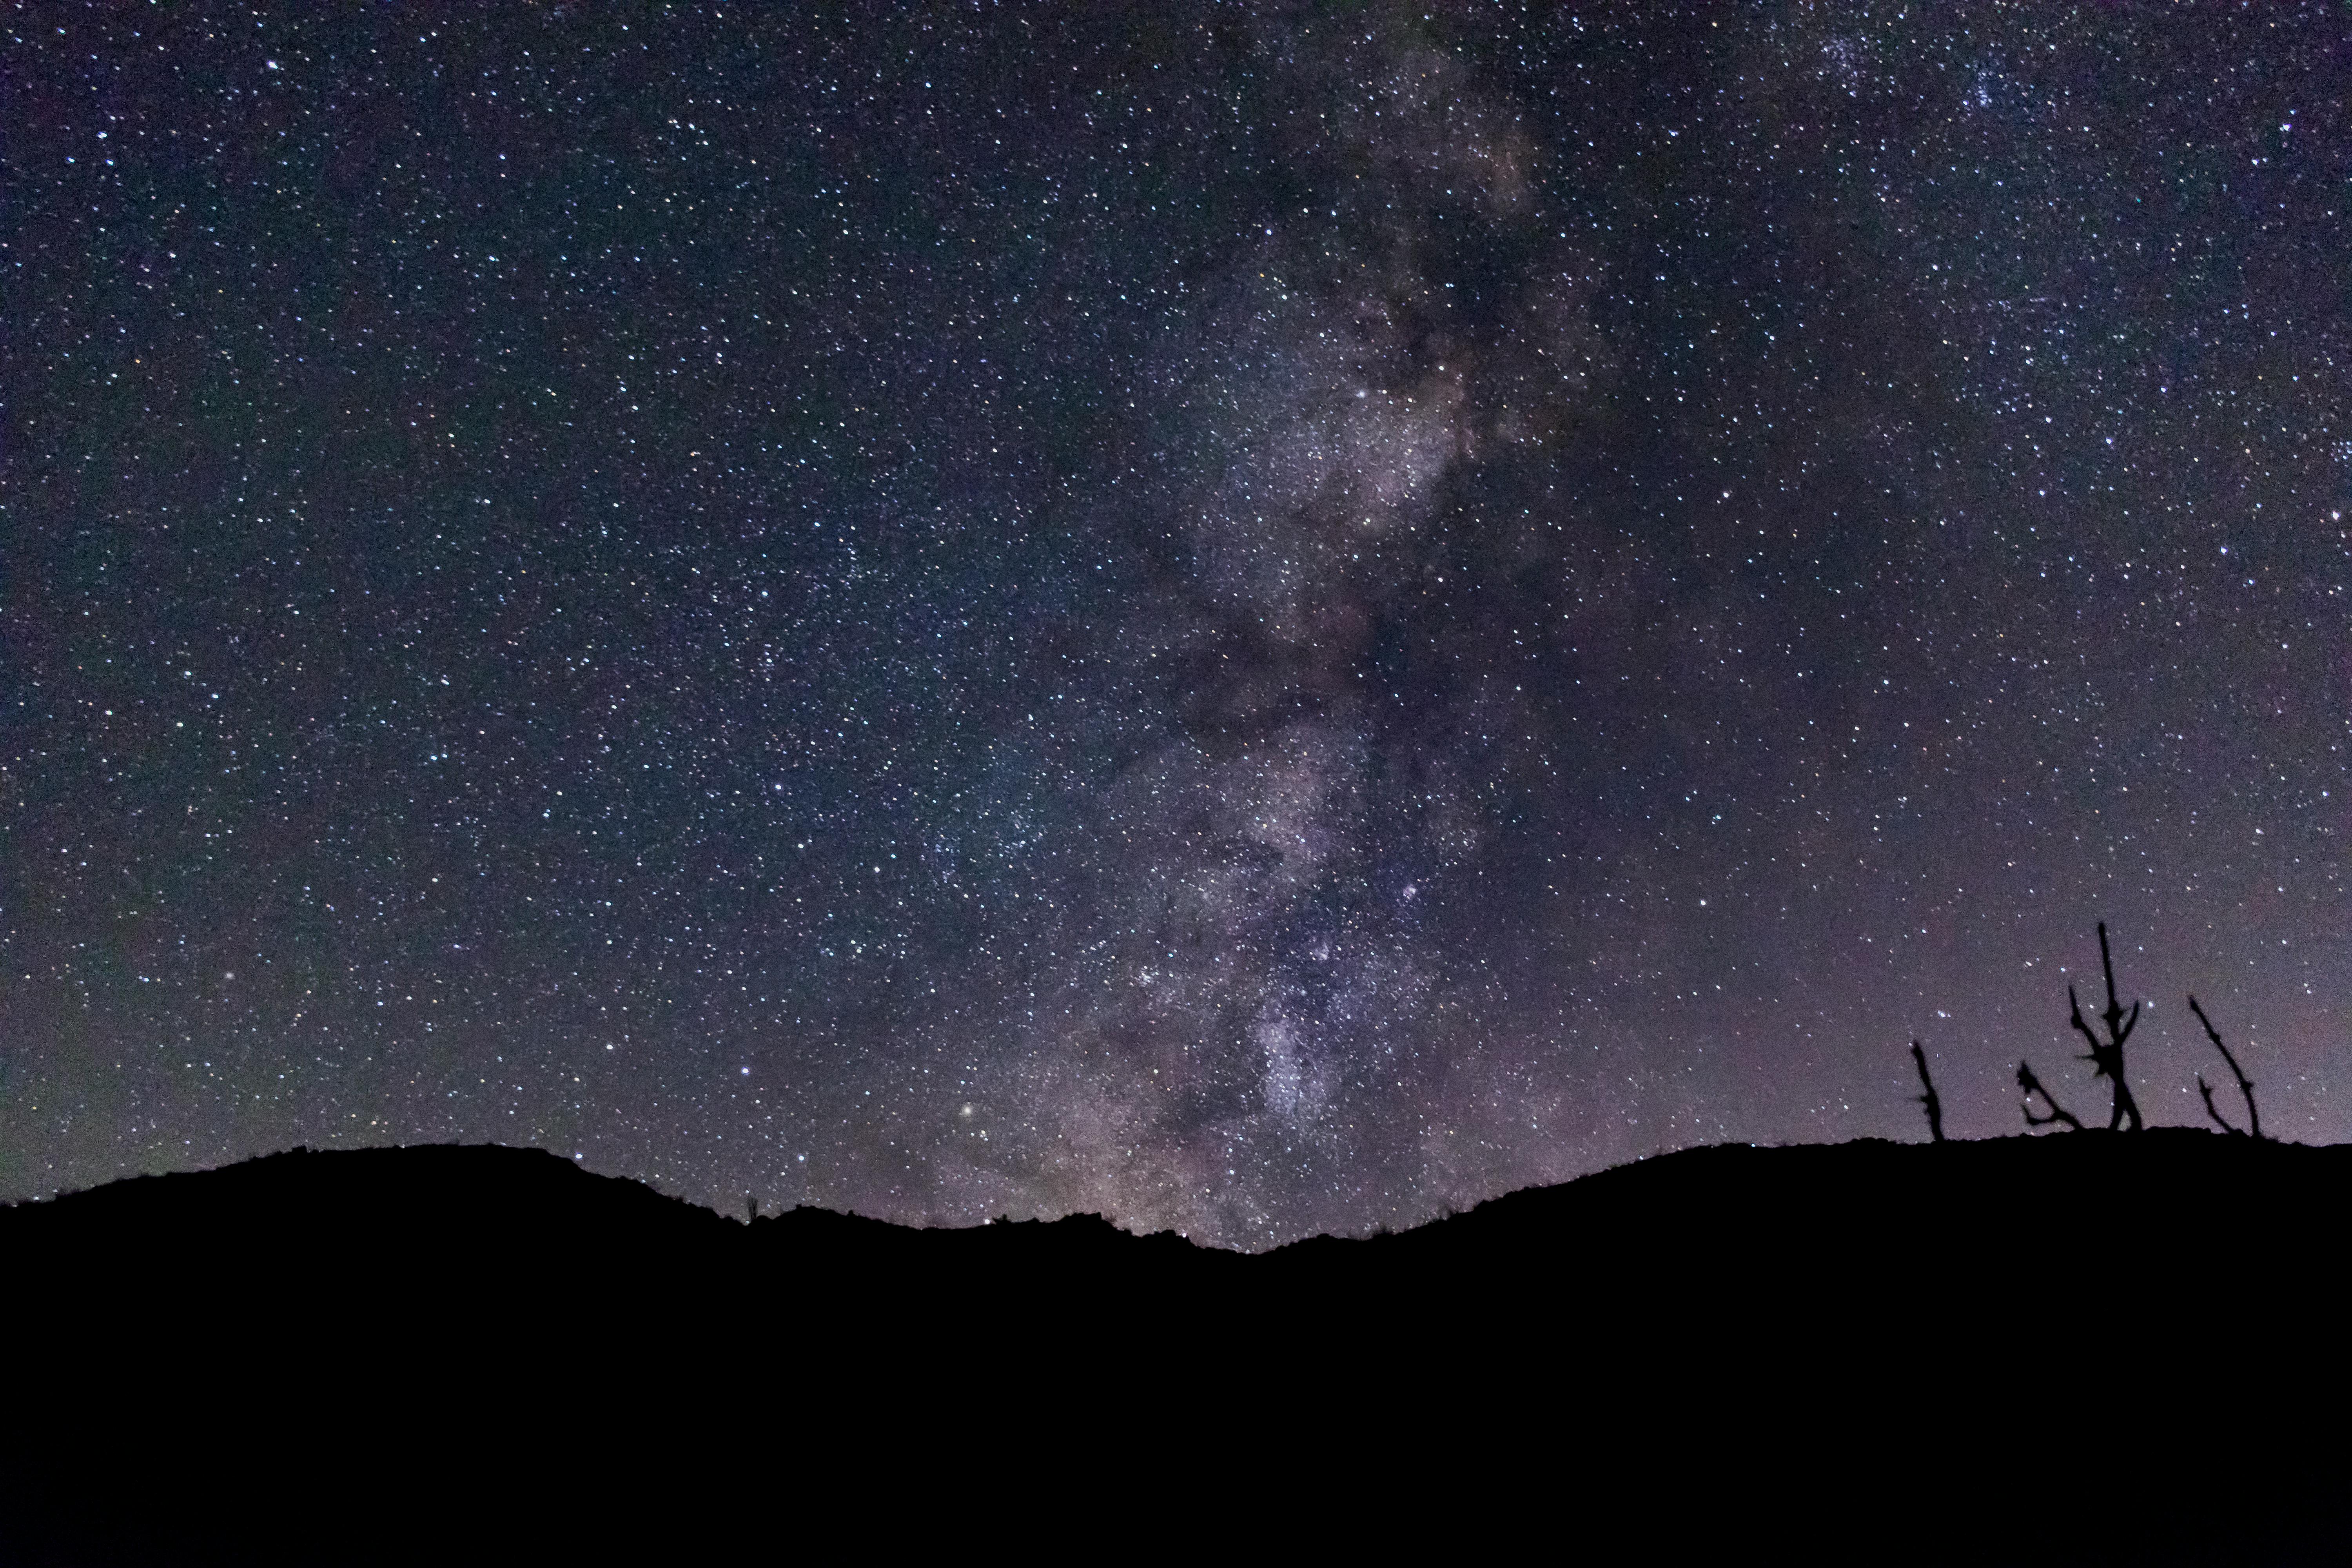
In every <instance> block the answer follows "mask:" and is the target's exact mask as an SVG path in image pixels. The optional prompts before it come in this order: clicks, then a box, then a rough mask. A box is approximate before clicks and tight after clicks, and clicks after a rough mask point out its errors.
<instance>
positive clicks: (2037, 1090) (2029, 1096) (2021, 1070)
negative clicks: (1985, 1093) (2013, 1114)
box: [2017, 1062, 2083, 1132]
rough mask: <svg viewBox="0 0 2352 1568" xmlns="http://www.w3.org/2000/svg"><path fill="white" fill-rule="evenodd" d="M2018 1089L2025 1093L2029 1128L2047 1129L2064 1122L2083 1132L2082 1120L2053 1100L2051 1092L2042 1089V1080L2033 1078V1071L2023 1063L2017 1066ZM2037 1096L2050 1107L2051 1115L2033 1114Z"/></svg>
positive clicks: (2026, 1117) (2026, 1122) (2026, 1121)
mask: <svg viewBox="0 0 2352 1568" xmlns="http://www.w3.org/2000/svg"><path fill="white" fill-rule="evenodd" d="M2017 1087H2018V1088H2020V1089H2023V1090H2024V1091H2025V1124H2026V1125H2027V1126H2028V1127H2047V1126H2049V1125H2050V1124H2051V1123H2052V1122H2053V1121H2063V1122H2064V1123H2065V1124H2066V1125H2067V1126H2069V1127H2071V1128H2073V1129H2074V1131H2077V1132H2080V1131H2083V1123H2082V1121H2081V1119H2080V1118H2078V1117H2076V1116H2075V1114H2074V1112H2073V1111H2071V1110H2067V1109H2066V1108H2065V1107H2064V1106H2063V1105H2061V1104H2059V1103H2058V1101H2057V1100H2055V1099H2053V1098H2052V1096H2051V1093H2050V1091H2049V1090H2048V1089H2044V1088H2042V1080H2041V1079H2038V1078H2035V1077H2034V1076H2033V1069H2032V1068H2030V1067H2028V1066H2026V1065H2025V1064H2024V1063H2023V1062H2020V1063H2018V1064H2017ZM2037 1094H2038V1095H2040V1096H2041V1097H2042V1100H2043V1101H2044V1102H2046V1103H2047V1104H2048V1105H2049V1107H2050V1114H2049V1115H2047V1116H2036V1115H2034V1114H2033V1097H2034V1096H2035V1095H2037Z"/></svg>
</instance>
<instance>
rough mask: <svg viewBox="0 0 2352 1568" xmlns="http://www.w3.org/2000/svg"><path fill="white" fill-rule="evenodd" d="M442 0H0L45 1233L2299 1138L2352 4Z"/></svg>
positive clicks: (2314, 908) (12, 584)
mask: <svg viewBox="0 0 2352 1568" xmlns="http://www.w3.org/2000/svg"><path fill="white" fill-rule="evenodd" d="M486 10H487V11H489V12H491V14H486V15H479V16H478V15H475V14H473V12H472V9H471V8H463V7H447V6H441V5H398V4H391V5H357V4H352V5H341V6H335V7H320V6H313V5H289V6H285V7H282V8H262V9H247V8H243V7H232V6H227V5H213V6H186V5H152V6H151V5H133V4H128V3H123V4H108V5H87V6H85V5H73V4H62V3H54V0H52V3H39V4H19V5H16V6H15V7H14V8H13V9H12V10H11V11H10V12H9V13H8V15H7V16H6V18H5V29H6V30H5V54H0V94H5V98H0V125H5V127H6V129H5V132H0V160H5V164H0V242H5V248H0V332H5V339H0V395H4V396H5V426H0V438H5V449H0V507H5V510H0V1198H17V1197H22V1196H26V1195H29V1194H45V1193H48V1192H52V1191H55V1190H58V1189H59V1188H61V1187H76V1186H84V1185H88V1184H93V1183H96V1182H100V1181H104V1180H108V1179H110V1178H112V1177H115V1176H117V1175H120V1174H123V1173H131V1172H135V1171H158V1170H166V1169H184V1168H191V1167H200V1166H209V1165H214V1164H217V1163H224V1162H226V1161H230V1160H234V1159H237V1158H240V1157H244V1156H247V1155H251V1154H256V1153H260V1152H267V1151H270V1150H275V1149H279V1148H284V1147H288V1146H290V1145H293V1144H297V1143H307V1144H309V1145H310V1146H312V1147H351V1146H358V1145H365V1144H384V1143H399V1142H427V1141H449V1140H456V1141H465V1142H482V1141H495V1142H509V1143H519V1144H530V1145H537V1146H540V1147H543V1148H547V1149H551V1150H553V1151H556V1152H561V1153H562V1154H565V1155H567V1156H573V1157H576V1158H578V1159H579V1160H580V1161H582V1163H584V1164H585V1165H587V1166H588V1167H590V1168H592V1169H594V1170H599V1171H604V1172H610V1173H618V1174H625V1175H629V1176H634V1177H637V1178H640V1179H644V1180H647V1181H650V1182H652V1183H654V1184H656V1185H657V1186H659V1187H661V1188H662V1189H664V1190H666V1191H669V1192H674V1193H678V1194H683V1195H686V1196H688V1197H691V1198H694V1199H696V1200H698V1201H702V1202H708V1203H711V1204H714V1205H719V1206H722V1207H724V1208H726V1209H728V1210H730V1211H735V1212H740V1208H741V1206H742V1202H743V1197H744V1194H747V1193H749V1194H757V1195H758V1197H759V1199H760V1201H761V1204H762V1205H764V1206H768V1207H773V1206H776V1205H790V1204H793V1203H800V1202H809V1203H817V1204H823V1205H832V1206H835V1207H845V1208H851V1209H855V1210H857V1211H859V1212H862V1213H866V1214H872V1215H884V1216H887V1217H890V1218H894V1219H900V1220H907V1221H918V1222H929V1223H935V1224H936V1223H953V1224H969V1223H974V1222H977V1221H979V1220H981V1219H982V1218H983V1217H985V1216H989V1215H1004V1214H1010V1215H1039V1214H1042V1215H1059V1214H1063V1213H1067V1212H1071V1211H1075V1210H1087V1211H1099V1212H1102V1213H1105V1214H1108V1215H1111V1216H1113V1217H1114V1218H1116V1219H1117V1220H1118V1221H1119V1222H1120V1223H1122V1224H1124V1225H1127V1226H1130V1227H1135V1228H1159V1227H1162V1226H1174V1227H1176V1228H1178V1229H1181V1230H1182V1231H1183V1232H1185V1233H1186V1234H1188V1235H1191V1236H1192V1237H1196V1238H1199V1239H1202V1240H1207V1241H1214V1242H1218V1243H1222V1244H1225V1245H1232V1246H1240V1247H1264V1246H1266V1245H1269V1244H1272V1243H1275V1242H1278V1241H1281V1240H1285V1239H1288V1238H1291V1237H1297V1236H1301V1235H1304V1234H1308V1233H1311V1232H1314V1231H1318V1230H1326V1229H1329V1230H1338V1231H1343V1232H1348V1231H1363V1230H1367V1229H1370V1228H1371V1227H1372V1226H1377V1225H1382V1224H1386V1225H1391V1226H1397V1225H1402V1224H1409V1223H1412V1222H1415V1221H1418V1220H1420V1219H1423V1218H1425V1217H1427V1216H1429V1215H1433V1214H1436V1213H1440V1212H1443V1211H1444V1209H1445V1208H1446V1207H1448V1206H1449V1205H1454V1206H1459V1205H1467V1204H1469V1203H1473V1202H1475V1201H1476V1200H1478V1199H1480V1198H1483V1197H1486V1196H1488V1195H1491V1194H1496V1193H1500V1192H1503V1191H1506V1190H1508V1189H1511V1188H1514V1187H1517V1186H1522V1185H1526V1184H1530V1183H1538V1182H1549V1181H1557V1180H1561V1179H1564V1178H1567V1177H1570V1176H1573V1175H1576V1174H1579V1173H1583V1172H1587V1171H1590V1170H1592V1169H1595V1168H1598V1167H1600V1166H1601V1165H1605V1164H1608V1163H1615V1162H1617V1161H1621V1160H1624V1159H1627V1158H1631V1157H1633V1156H1636V1155H1640V1154H1643V1153H1647V1152H1654V1151H1659V1150H1664V1149H1669V1148H1675V1147H1680V1146H1685V1145H1688V1144H1693V1143H1703V1142H1718V1141H1724V1140H1737V1141H1757V1142H1799V1141H1826V1140H1838V1139H1846V1138H1853V1137H1859V1136H1868V1135H1884V1136H1894V1137H1902V1138H1906V1139H1916V1138H1920V1137H1923V1136H1924V1135H1925V1126H1924V1123H1923V1122H1922V1121H1921V1119H1920V1117H1919V1114H1918V1108H1917V1107H1916V1104H1915V1103H1914V1102H1913V1099H1912V1097H1913V1096H1914V1095H1915V1094H1916V1092H1917V1085H1916V1081H1915V1080H1914V1079H1913V1077H1912V1068H1911V1062H1910V1059H1909V1057H1908V1055H1907V1052H1906V1047H1907V1045H1908V1042H1909V1041H1910V1040H1911V1038H1912V1037H1914V1036H1916V1037H1919V1038H1921V1039H1922V1040H1924V1041H1925V1042H1926V1046H1927V1051H1928V1055H1929V1059H1930V1060H1931V1062H1933V1063H1934V1064H1935V1067H1936V1069H1937V1076H1938V1079H1939V1087H1940V1089H1941V1091H1942V1096H1943V1100H1944V1105H1945V1113H1946V1118H1947V1121H1948V1125H1949V1127H1950V1130H1951V1131H1952V1132H1953V1133H1954V1134H1955V1135H1958V1136H1992V1135H1998V1134H2007V1133H2011V1132H2016V1131H2021V1130H2022V1128H2023V1123H2022V1121H2021V1118H2020V1116H2019V1114H2018V1107H2017V1100H2018V1097H2017V1094H2016V1090H2015V1088H2014V1086H2013V1084H2012V1083H2011V1075H2012V1074H2013V1072H2014V1070H2015V1067H2016V1063H2017V1060H2018V1058H2020V1057H2021V1056H2022V1057H2028V1058H2032V1060H2033V1062H2034V1065H2035V1067H2036V1068H2037V1070H2038V1071H2039V1072H2040V1074H2041V1076H2042V1079H2043V1080H2044V1081H2045V1082H2047V1083H2049V1084H2050V1085H2051V1086H2052V1087H2053V1089H2054V1090H2056V1092H2057V1093H2058V1096H2059V1098H2060V1100H2062V1101H2064V1102H2066V1103H2067V1104H2068V1105H2069V1106H2070V1108H2071V1109H2073V1110H2075V1111H2076V1112H2077V1113H2078V1114H2084V1115H2086V1116H2089V1117H2090V1118H2091V1119H2093V1120H2095V1121H2102V1122H2103V1121H2105V1109H2106V1101H2105V1094H2104V1089H2103V1088H2102V1089H2094V1087H2093V1085H2092V1083H2091V1080H2090V1078H2089V1075H2088V1068H2086V1067H2085V1066H2084V1064H2082V1063H2081V1062H2078V1061H2076V1060H2074V1059H2073V1058H2075V1057H2076V1055H2077V1054H2078V1050H2079V1041H2078V1040H2077V1039H2075V1038H2074V1037H2073V1036H2072V1035H2071V1034H2070V1033H2069V1031H2068V1029H2067V1028H2066V998H2065V989H2066V986H2067V984H2068V983H2069V982H2078V983H2079V982H2081V981H2083V980H2084V978H2085V975H2086V971H2087V974H2088V976H2089V977H2090V978H2091V980H2092V981H2093V983H2094V984H2095V979H2096V973H2097V947H2096V942H2095V937H2094V934H2093V928H2094V922H2095V921H2099V920H2101V919H2104V920H2105V921H2108V922H2109V923H2110V926H2111V928H2112V929H2113V931H2114V933H2115V937H2116V955H2117V961H2118V968H2119V971H2120V979H2121V982H2122V984H2123V986H2124V988H2125V990H2126V1001H2128V1000H2129V999H2130V996H2131V995H2133V994H2145V995H2147V996H2150V997H2152V998H2153V1010H2152V1011H2151V1012H2150V1013H2149V1014H2148V1015H2147V1019H2146V1021H2145V1022H2143V1024H2142V1025H2141V1026H2140V1029H2139V1032H2138V1034H2137V1036H2136V1037H2134V1040H2133V1042H2132V1047H2131V1050H2132V1055H2131V1058H2130V1060H2131V1066H2132V1071H2133V1075H2134V1078H2135V1080H2136V1087H2137V1092H2138V1096H2139V1100H2140V1102H2141V1104H2142V1106H2143V1107H2144V1108H2145V1109H2146V1110H2147V1113H2148V1115H2149V1118H2150V1120H2151V1121H2157V1122H2160V1123H2194V1122H2201V1121H2202V1110H2201V1107H2200V1104H2199V1102H2198V1100H2197V1097H2196V1093H2195V1089H2194V1081H2193V1079H2194V1075H2195V1074H2196V1073H2197V1072H2200V1071H2203V1072H2205V1073H2206V1074H2207V1076H2208V1077H2209V1078H2213V1077H2220V1076H2224V1075H2221V1074H2220V1073H2218V1072H2217V1070H2216V1069H2217V1066H2218V1062H2217V1058H2214V1057H2213V1055H2212V1053H2211V1051H2210V1047H2207V1046H2206V1045H2205V1044H2204V1042H2203V1037H2202V1035H2201V1033H2200V1031H2199V1030H2198V1029H2197V1027H2196V1026H2195V1024H2194V1021H2193V1019H2191V1018H2190V1017H2189V1013H2188V1009H2187V1007H2186V1005H2185V1003H2184V1001H2183V999H2182V998H2183V994H2184V993H2186V992H2188V991H2191V990H2193V991H2195V992H2196V993H2197V994H2199V997H2200V1000H2202V1001H2203V1002H2204V1003H2205V1004H2206V1005H2207V1007H2208V1009H2209V1011H2210V1012H2211V1013H2212V1015H2213V1016H2214V1019H2215V1022H2216V1023H2217V1024H2218V1025H2220V1026H2221V1028H2222V1030H2223V1031H2224V1033H2225V1035H2226V1036H2227V1037H2230V1039H2231V1044H2232V1045H2233V1047H2237V1049H2238V1051H2239V1055H2240V1057H2241V1059H2242V1060H2243V1061H2244V1062H2245V1064H2246V1066H2247V1068H2248V1070H2249V1071H2250V1072H2251V1073H2252V1076H2253V1078H2254V1079H2255V1080H2256V1082H2257V1083H2258V1084H2259V1085H2260V1090H2259V1092H2260V1093H2261V1095H2262V1097H2263V1116H2264V1121H2265V1123H2266V1125H2267V1126H2268V1127H2270V1128H2271V1129H2272V1130H2273V1131H2277V1132H2279V1133H2281V1134H2282V1135H2284V1136H2287V1137H2292V1138H2297V1139H2303V1140H2306V1141H2320V1140H2337V1139H2343V1138H2346V1137H2347V1136H2352V1037H2347V1024H2352V1017H2347V1009H2352V948H2347V934H2352V933H2347V926H2346V914H2347V888H2346V879H2345V876H2344V871H2343V850H2344V845H2345V834H2346V832H2347V827H2352V812H2347V806H2352V797H2348V796H2347V791H2352V777H2347V755H2346V750H2345V748H2346V746H2347V716H2352V635H2347V634H2352V592H2347V584H2352V223H2347V201H2352V125H2347V111H2346V107H2345V106H2346V104H2347V102H2352V9H2347V7H2346V6H2345V5H2341V4H2336V3H2330V4H2324V5H2323V4H2318V3H2307V4H2301V5H2297V4H2292V3H2287V0H2279V3H2266V4H2261V5H2220V4H2211V5H2154V4H2146V5H2064V6H2061V5H1992V4H1977V5H1932V6H1922V5H1919V4H1918V3H1917V0H1911V3H1910V4H1907V5H1888V4H1867V5H1865V4H1851V5H1827V4H1823V5H1810V4H1801V3H1795V0H1790V3H1784V4H1772V3H1756V4H1740V5H1732V4H1724V5H1694V6H1690V7H1687V8H1685V9H1682V10H1679V11H1675V12H1672V13H1671V14H1670V13H1669V12H1668V11H1667V9H1666V8H1665V7H1662V6H1656V5H1631V4H1628V5H1603V4H1592V5H1583V6H1581V7H1577V6H1567V7H1549V6H1540V5H1469V4H1464V3H1458V0H1454V3H1448V4H1444V5H1434V4H1433V3H1432V0H1421V3H1419V4H1413V5H1390V4H1371V5H1361V4H1342V3H1337V0H1331V3H1325V4H1304V3H1302V4H1295V5H1278V4H1271V3H1269V4H1257V5H1241V4H1223V5H1217V4H1185V3H1182V0H1150V3H1148V4H1144V3H1138V4H1133V5H1113V4H1104V3H1100V0H1088V3H1087V4H1084V5H1079V4H1076V3H1072V4H1066V5H1046V4H1026V5H1014V4H1005V5H998V4H974V3H972V0H960V3H956V4H948V3H940V4H933V5H897V6H890V5H791V6H782V5H779V6H764V5H763V6H751V7H746V8H744V9H742V10H740V11H738V10H737V9H735V8H733V7H729V8H727V9H724V10H720V9H709V10H694V9H673V8H667V7H661V6H653V5H598V4H582V5H531V6H524V5H506V6H501V7H496V8H486ZM2101 1000H2104V997H2102V998H2101ZM2225 1103H2227V1102H2226V1101H2225Z"/></svg>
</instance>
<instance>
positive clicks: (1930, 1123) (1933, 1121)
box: [1911, 1040, 1944, 1143]
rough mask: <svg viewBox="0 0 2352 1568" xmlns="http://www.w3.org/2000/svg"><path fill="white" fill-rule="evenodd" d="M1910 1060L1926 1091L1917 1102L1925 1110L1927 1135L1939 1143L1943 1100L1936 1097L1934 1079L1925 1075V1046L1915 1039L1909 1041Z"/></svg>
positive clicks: (1942, 1131)
mask: <svg viewBox="0 0 2352 1568" xmlns="http://www.w3.org/2000/svg"><path fill="white" fill-rule="evenodd" d="M1911 1060H1912V1061H1913V1062H1914V1063H1915V1064H1916V1066H1917V1067H1918V1068H1919V1087H1920V1088H1921V1089H1926V1090H1927V1093H1925V1094H1923V1095H1921V1096H1919V1103H1920V1105H1921V1106H1923V1107H1925V1108H1926V1110H1927V1136H1928V1137H1929V1138H1931V1139H1933V1140H1934V1141H1935V1142H1938V1143H1941V1142H1943V1141H1944V1102H1943V1101H1942V1100H1938V1099H1937V1098H1936V1080H1935V1079H1932V1078H1929V1077H1928V1076H1927V1048H1926V1047H1923V1046H1921V1045H1920V1044H1919V1042H1918V1041H1916V1040H1914V1041H1912V1042H1911Z"/></svg>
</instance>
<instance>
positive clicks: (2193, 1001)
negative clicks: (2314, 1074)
mask: <svg viewBox="0 0 2352 1568" xmlns="http://www.w3.org/2000/svg"><path fill="white" fill-rule="evenodd" d="M2189 1011H2190V1012H2192V1013H2194V1014H2196V1015H2197V1021H2198V1022H2199V1023H2200V1024H2202V1025H2204V1026H2205V1037H2206V1038H2207V1039H2209V1040H2210V1041H2212V1042H2213V1048H2214V1049H2215V1050H2217V1051H2219V1052H2221V1059H2222V1060H2223V1061H2225V1062H2228V1063H2229V1064H2230V1076H2231V1077H2232V1078H2234V1079H2237V1080H2238V1092H2239V1094H2241V1095H2242V1096H2243V1097H2244V1098H2245V1101H2246V1126H2244V1127H2232V1126H2231V1125H2230V1119H2229V1118H2228V1117H2226V1116H2224V1115H2222V1114H2221V1111H2220V1110H2216V1109H2215V1108H2214V1105H2213V1087H2212V1085H2210V1084H2209V1083H2207V1082H2206V1081H2205V1075H2204V1074H2203V1073H2201V1072H2200V1073H2199V1074H2198V1075H2197V1092H2198V1093H2199V1094H2201V1095H2203V1096H2204V1097H2205V1114H2206V1115H2208V1116H2210V1117H2211V1118H2212V1119H2213V1124H2214V1125H2215V1126H2217V1127H2219V1128H2221V1131H2224V1132H2232V1133H2236V1134H2238V1135H2239V1136H2241V1137H2253V1138H2260V1137H2261V1136H2262V1135H2263V1113H2262V1112H2261V1111H2259V1110H2255V1109H2254V1080H2253V1079H2250V1078H2248V1077H2247V1076H2246V1075H2245V1071H2244V1069H2242V1068H2240V1067H2239V1066H2238V1058H2235V1057H2233V1056H2231V1054H2230V1047H2227V1046H2225V1045H2223V1044H2222V1043H2221V1030H2219V1029H2216V1028H2215V1027H2214V1026H2213V1020H2212V1019H2210V1018H2209V1017H2207V1016H2205V1009H2204V1008H2202V1007H2200V1006H2199V1005H2197V995H2196V993H2194V992H2191V993H2190V994H2189Z"/></svg>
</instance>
